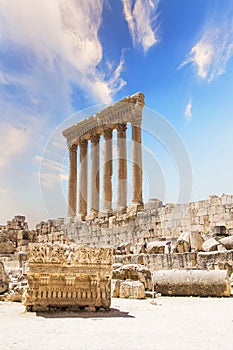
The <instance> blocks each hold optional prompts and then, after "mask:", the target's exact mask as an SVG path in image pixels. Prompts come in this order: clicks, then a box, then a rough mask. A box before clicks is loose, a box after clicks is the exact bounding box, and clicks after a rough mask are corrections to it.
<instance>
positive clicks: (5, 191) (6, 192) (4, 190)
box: [0, 186, 14, 196]
mask: <svg viewBox="0 0 233 350" xmlns="http://www.w3.org/2000/svg"><path fill="white" fill-rule="evenodd" d="M0 195H2V196H12V195H14V190H13V189H12V188H11V187H9V186H2V187H0Z"/></svg>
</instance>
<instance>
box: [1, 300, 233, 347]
mask: <svg viewBox="0 0 233 350" xmlns="http://www.w3.org/2000/svg"><path fill="white" fill-rule="evenodd" d="M232 302H233V299H232V298H197V297H160V298H158V299H156V303H157V305H155V304H153V303H151V299H144V300H132V299H114V298H113V299H112V305H111V311H109V312H99V313H90V312H82V313H60V314H53V313H51V314H47V315H46V314H45V315H43V314H36V313H34V312H33V313H25V311H24V310H25V307H24V306H23V305H22V304H20V303H9V302H5V303H3V302H0V319H1V333H0V349H1V350H3V349H4V350H5V349H11V350H16V349H17V350H32V349H33V350H45V349H46V350H47V349H56V350H73V349H75V350H76V349H80V350H90V349H91V350H105V349H108V350H115V349H117V350H118V349H121V350H124V349H127V350H136V349H137V350H138V349H143V350H147V349H148V350H149V349H150V350H151V349H153V350H169V349H179V350H187V349H189V350H197V349H198V350H199V349H202V350H219V349H224V350H231V349H232V338H233V314H232Z"/></svg>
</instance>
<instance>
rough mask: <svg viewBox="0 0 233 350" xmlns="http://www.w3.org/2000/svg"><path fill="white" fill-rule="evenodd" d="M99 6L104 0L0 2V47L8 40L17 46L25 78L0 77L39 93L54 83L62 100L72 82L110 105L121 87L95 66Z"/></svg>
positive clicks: (99, 58)
mask: <svg viewBox="0 0 233 350" xmlns="http://www.w3.org/2000/svg"><path fill="white" fill-rule="evenodd" d="M103 3H104V0H95V1H92V0H85V1H82V0H57V1H47V0H41V1H40V2H38V1H31V0H21V1H20V3H13V2H11V1H5V0H0V31H1V38H0V43H4V42H5V43H6V42H9V41H11V43H12V44H14V45H16V46H17V49H18V50H21V53H23V55H24V56H25V58H26V60H25V66H24V68H27V73H26V74H25V72H24V74H23V73H22V70H21V73H19V72H18V74H15V72H14V74H13V73H12V72H7V71H6V72H4V75H3V76H6V78H7V81H8V80H10V82H11V83H12V84H17V83H18V84H19V85H21V86H23V87H24V88H26V89H27V90H28V91H29V90H30V89H31V91H33V90H32V87H34V91H35V90H36V89H35V86H37V89H39V90H40V92H41V91H43V88H44V89H45V91H46V92H47V93H48V94H49V95H50V94H51V90H50V89H49V87H51V85H52V86H53V88H55V86H54V85H55V84H54V83H56V84H57V86H59V87H60V89H61V90H62V92H63V97H64V96H65V95H66V96H67V100H69V97H70V96H71V93H72V88H71V85H70V84H71V83H73V84H74V83H75V84H78V86H79V87H80V88H82V89H83V90H84V91H86V92H88V93H90V94H91V95H92V97H93V98H94V99H95V100H98V101H99V102H106V103H108V102H110V101H111V99H112V96H113V94H114V93H115V92H116V91H118V89H120V88H121V87H122V86H123V83H122V82H121V83H120V84H118V85H117V81H116V80H115V81H114V79H113V78H112V79H111V81H110V80H107V79H106V77H105V74H104V72H103V71H100V69H99V68H98V65H99V64H100V62H101V61H102V58H103V52H102V51H103V49H102V45H101V42H100V40H99V36H98V31H99V28H100V26H101V23H102V11H103ZM119 67H121V68H122V67H123V64H122V62H120V64H119V66H118V67H117V71H118V73H115V72H114V71H113V72H112V76H114V74H115V76H116V79H117V80H118V79H119V74H120V69H119ZM28 73H30V74H28ZM50 83H51V85H50ZM57 89H58V88H57ZM53 95H55V94H54V89H53ZM59 95H61V92H60V93H59ZM36 99H37V96H36Z"/></svg>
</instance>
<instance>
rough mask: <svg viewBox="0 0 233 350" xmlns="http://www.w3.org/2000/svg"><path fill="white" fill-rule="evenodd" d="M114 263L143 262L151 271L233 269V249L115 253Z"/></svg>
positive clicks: (230, 270)
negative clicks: (162, 252) (166, 252)
mask: <svg viewBox="0 0 233 350" xmlns="http://www.w3.org/2000/svg"><path fill="white" fill-rule="evenodd" d="M114 263H121V264H141V265H144V266H146V267H147V268H148V269H149V270H150V271H155V270H169V269H177V270H182V269H203V270H218V269H221V270H222V269H227V270H229V274H230V273H231V272H232V269H233V250H228V251H224V252H217V251H216V252H205V253H204V252H198V253H197V252H190V253H173V254H128V255H115V256H114Z"/></svg>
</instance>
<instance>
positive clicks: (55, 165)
mask: <svg viewBox="0 0 233 350" xmlns="http://www.w3.org/2000/svg"><path fill="white" fill-rule="evenodd" d="M35 160H36V161H39V162H40V164H41V166H43V167H45V168H49V169H51V170H54V171H58V172H59V171H61V170H62V167H63V165H62V163H61V162H57V161H55V160H53V159H48V158H45V157H40V156H35Z"/></svg>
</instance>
